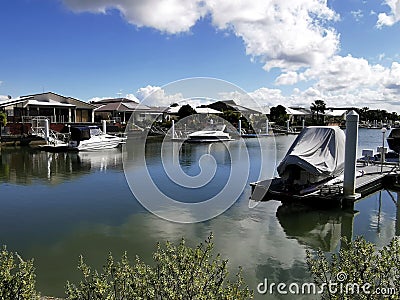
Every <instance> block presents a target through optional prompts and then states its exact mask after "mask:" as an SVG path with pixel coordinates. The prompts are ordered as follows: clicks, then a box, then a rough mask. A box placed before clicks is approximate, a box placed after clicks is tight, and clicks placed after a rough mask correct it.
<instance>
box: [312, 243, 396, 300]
mask: <svg viewBox="0 0 400 300" xmlns="http://www.w3.org/2000/svg"><path fill="white" fill-rule="evenodd" d="M307 265H308V269H309V271H310V272H311V274H312V276H313V279H314V281H315V283H316V285H317V286H319V287H321V289H320V291H323V294H322V298H323V299H400V270H399V268H400V239H399V238H398V237H395V238H393V240H392V241H391V242H390V244H389V245H387V246H385V247H383V248H382V249H376V248H375V246H374V244H372V243H369V242H367V241H365V239H364V238H361V237H359V238H357V239H356V240H354V241H353V242H347V241H346V240H343V244H342V249H341V250H340V251H339V253H338V254H332V255H330V256H329V257H327V256H325V254H324V253H323V252H322V251H321V250H318V251H317V252H316V253H314V254H311V252H309V251H307ZM322 287H323V288H322Z"/></svg>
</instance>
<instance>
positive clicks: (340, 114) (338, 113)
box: [325, 109, 347, 117]
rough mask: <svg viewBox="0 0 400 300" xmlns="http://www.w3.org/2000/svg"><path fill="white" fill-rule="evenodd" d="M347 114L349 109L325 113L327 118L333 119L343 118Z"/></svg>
mask: <svg viewBox="0 0 400 300" xmlns="http://www.w3.org/2000/svg"><path fill="white" fill-rule="evenodd" d="M345 114H347V109H334V110H332V109H330V110H327V111H325V115H326V116H331V117H342V116H344V115H345Z"/></svg>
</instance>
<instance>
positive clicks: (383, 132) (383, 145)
mask: <svg viewBox="0 0 400 300" xmlns="http://www.w3.org/2000/svg"><path fill="white" fill-rule="evenodd" d="M381 132H382V148H381V174H382V173H383V163H384V162H385V133H386V128H385V127H382V129H381Z"/></svg>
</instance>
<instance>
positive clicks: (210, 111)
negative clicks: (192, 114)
mask: <svg viewBox="0 0 400 300" xmlns="http://www.w3.org/2000/svg"><path fill="white" fill-rule="evenodd" d="M194 110H195V111H196V113H198V114H222V112H221V111H219V110H216V109H212V108H209V107H196V108H195V109H194Z"/></svg>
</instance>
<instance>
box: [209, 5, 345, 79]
mask: <svg viewBox="0 0 400 300" xmlns="http://www.w3.org/2000/svg"><path fill="white" fill-rule="evenodd" d="M207 5H208V7H209V10H210V12H211V15H212V18H213V23H214V24H215V25H216V26H217V27H218V28H221V29H231V30H232V31H233V32H234V33H235V34H236V35H237V36H239V37H241V38H242V39H243V41H244V43H245V46H246V53H247V54H248V55H251V56H254V57H257V58H258V59H259V60H260V61H261V62H263V63H265V65H264V69H265V70H267V71H268V70H270V69H272V68H282V69H288V70H297V69H299V68H300V67H304V66H306V67H307V66H313V65H316V64H318V63H320V62H321V61H324V60H326V59H327V58H329V57H331V56H332V55H334V54H335V53H336V52H337V50H338V48H339V34H338V33H337V32H336V31H335V30H334V29H333V28H330V27H328V26H327V25H326V21H334V20H336V19H337V18H338V16H337V15H336V14H335V12H334V11H333V10H331V9H330V8H328V6H327V3H326V1H322V0H287V1H280V0H268V1H265V0H254V1H251V2H249V1H245V0H239V1H234V2H232V1H224V0H209V1H207Z"/></svg>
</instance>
